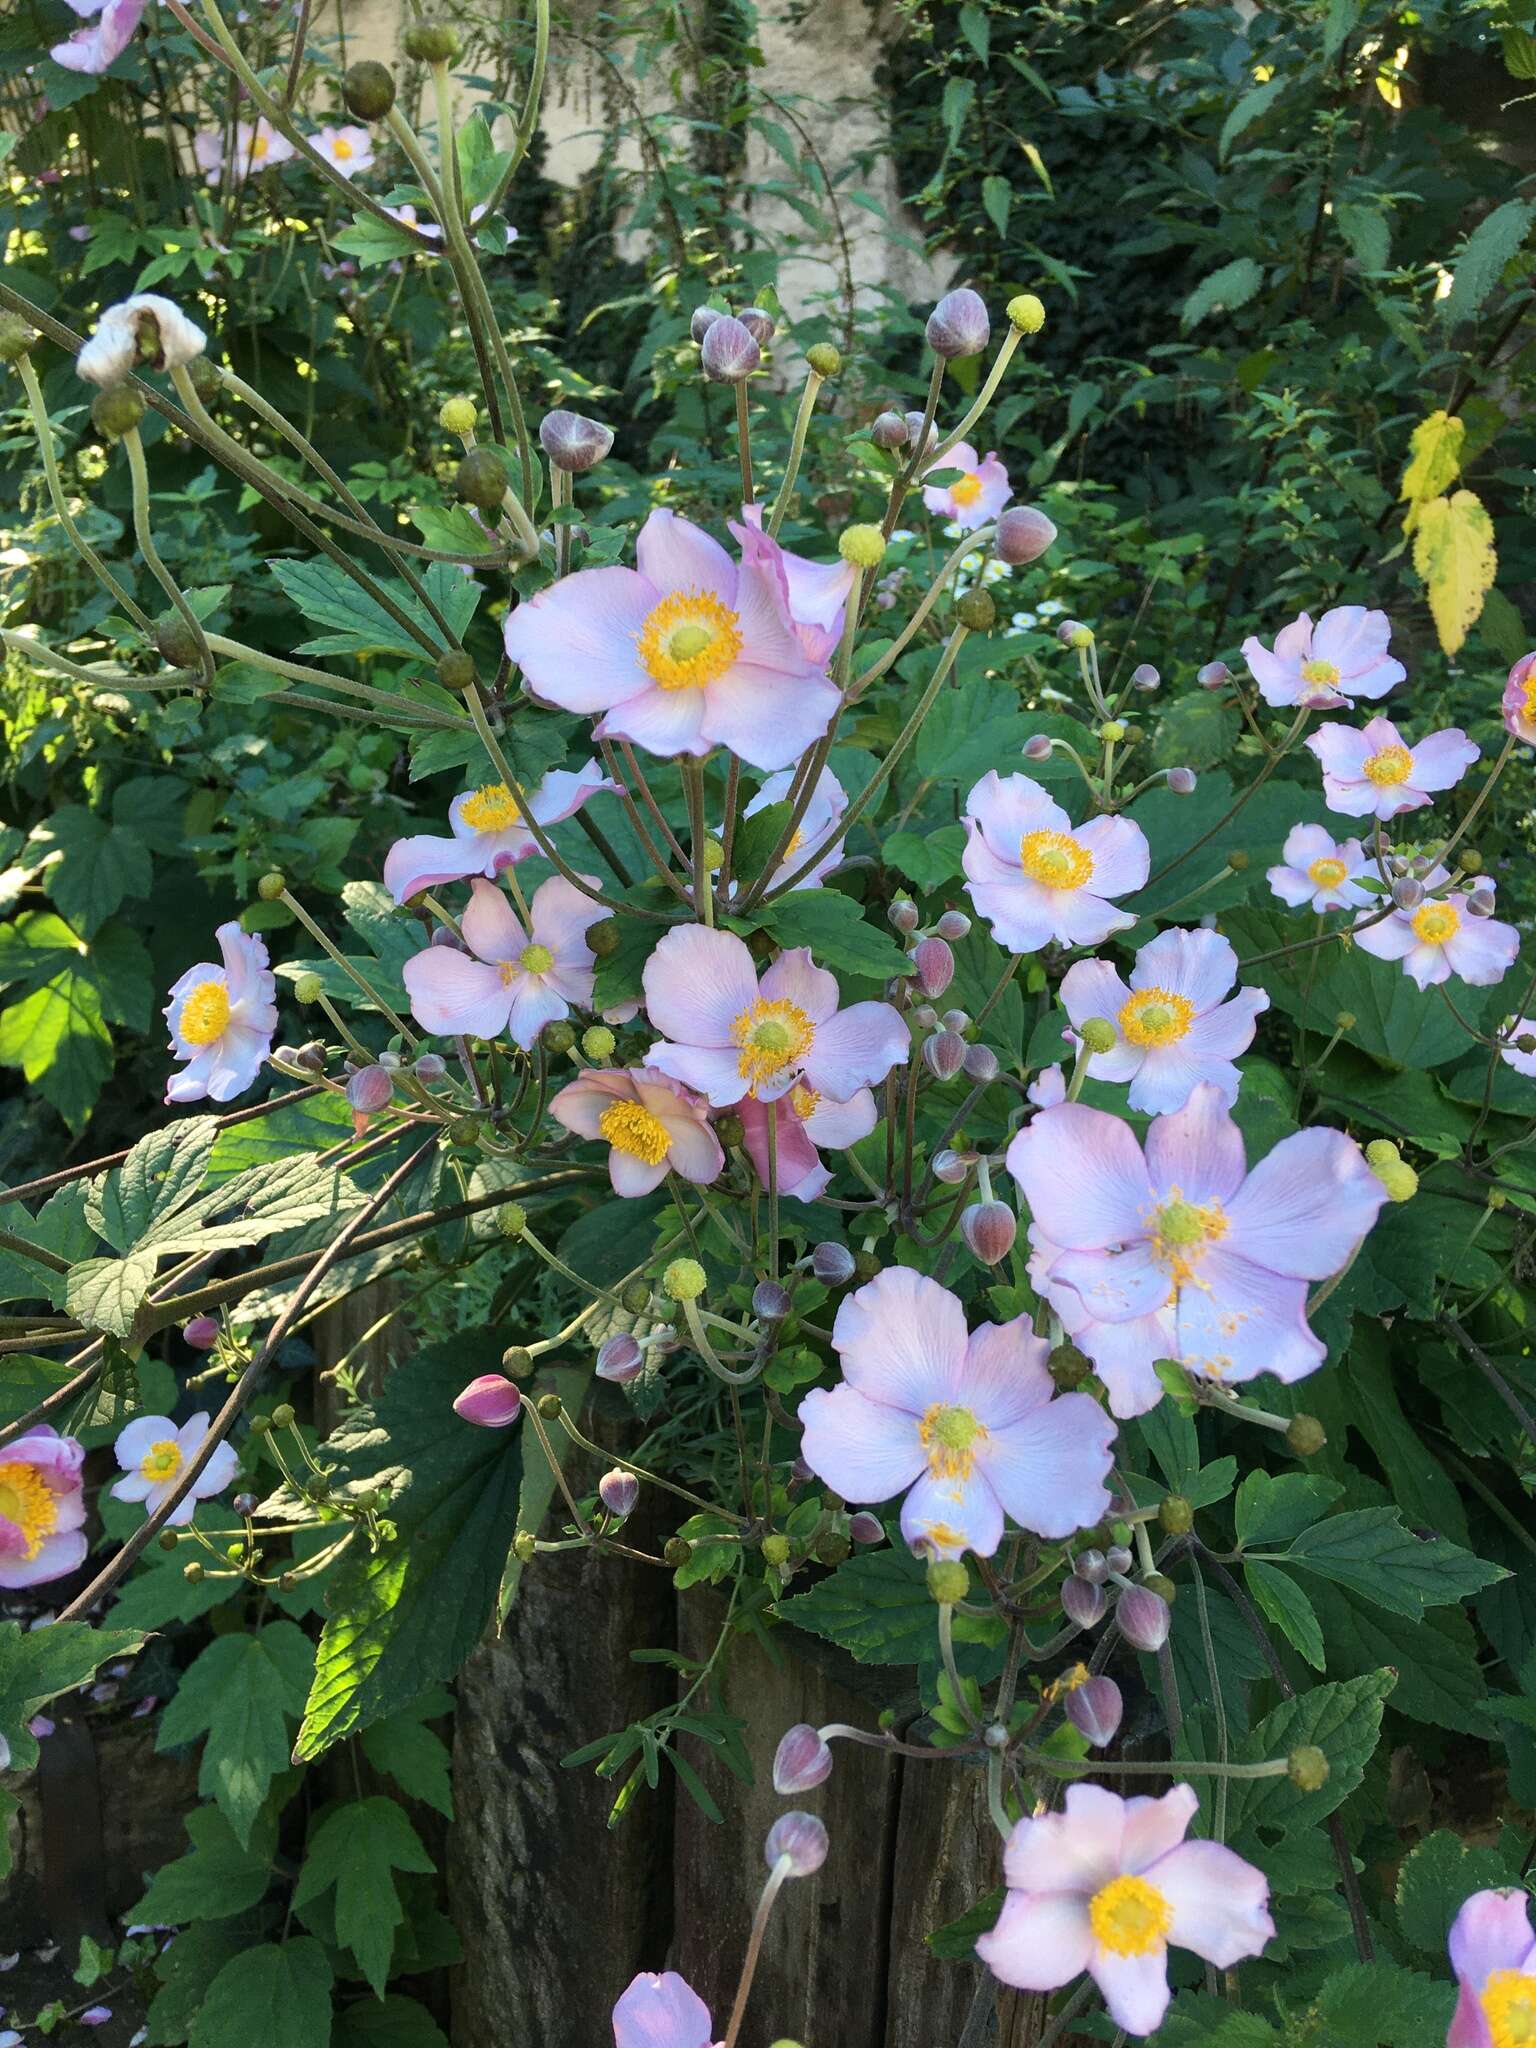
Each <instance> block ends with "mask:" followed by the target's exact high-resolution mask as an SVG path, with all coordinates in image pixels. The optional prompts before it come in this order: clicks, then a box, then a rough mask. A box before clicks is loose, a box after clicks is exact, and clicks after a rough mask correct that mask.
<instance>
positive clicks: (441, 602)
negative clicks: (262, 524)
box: [267, 557, 480, 707]
mask: <svg viewBox="0 0 1536 2048" xmlns="http://www.w3.org/2000/svg"><path fill="white" fill-rule="evenodd" d="M267 567H268V568H269V569H270V570H271V572H272V574H273V575H274V576H275V577H276V578H277V581H278V583H279V584H280V585H281V586H282V589H283V592H284V594H285V595H286V596H287V598H288V599H289V601H290V602H291V603H292V604H294V605H295V606H297V608H298V610H299V611H301V612H302V613H303V614H304V617H305V618H306V619H309V620H311V621H312V622H313V623H314V624H316V625H320V626H329V627H331V628H333V629H334V630H332V631H331V632H329V633H324V634H322V635H320V637H319V638H318V639H313V640H307V641H304V642H303V643H301V645H300V647H299V649H298V652H299V653H300V654H408V655H412V656H414V657H415V658H416V659H417V660H418V661H419V660H421V659H422V657H423V651H424V650H423V649H422V647H421V646H420V645H419V643H418V642H417V641H416V640H415V639H413V638H412V636H411V635H410V634H409V633H407V632H406V630H405V628H404V627H403V626H401V625H399V624H397V622H396V621H395V620H394V619H392V618H391V617H390V615H389V613H388V612H387V611H385V609H384V608H383V606H382V605H381V604H379V603H378V602H377V601H376V600H375V599H374V598H372V597H370V596H369V595H368V593H367V592H366V591H364V590H363V589H361V588H360V587H359V585H358V584H356V583H354V582H353V580H352V578H351V577H350V576H348V575H346V574H344V572H343V571H342V570H340V569H337V568H335V567H334V566H333V565H332V564H331V563H329V562H324V561H321V560H319V559H318V558H317V557H309V558H306V559H305V560H303V561H288V560H278V561H269V562H268V564H267ZM377 581H378V583H379V587H380V589H382V590H385V591H387V593H388V595H389V596H390V598H391V599H392V600H393V602H394V603H395V605H396V606H397V607H398V608H399V610H400V611H402V612H403V613H404V614H405V616H406V617H407V618H410V619H412V620H414V621H415V623H416V624H417V625H418V626H419V627H420V628H421V630H422V632H423V633H424V634H426V636H427V638H428V641H429V642H430V644H431V645H432V646H434V647H436V646H440V645H441V643H442V633H441V631H440V629H439V628H438V627H437V626H435V625H434V624H433V622H432V619H431V617H430V616H429V614H428V613H427V612H426V611H425V610H424V609H423V608H422V605H421V603H420V601H419V599H417V598H416V597H414V596H413V595H412V593H411V592H410V591H409V590H408V589H407V588H406V586H405V585H404V584H403V583H400V582H398V581H396V580H395V579H394V578H392V577H381V578H378V579H377ZM422 584H423V587H424V588H425V589H426V590H427V591H428V592H429V594H430V595H431V598H432V601H433V603H434V604H435V605H436V606H437V608H438V610H439V611H440V612H441V613H442V615H443V617H444V618H445V619H446V620H447V622H448V625H449V627H450V628H451V630H452V631H453V632H455V633H457V634H459V635H461V636H462V634H463V632H464V629H465V627H466V626H467V625H468V624H469V622H470V620H471V619H472V618H473V617H474V613H475V607H476V605H477V604H478V603H479V600H480V586H479V585H478V584H477V583H476V582H475V581H474V579H473V578H472V577H468V576H460V575H459V574H458V573H457V572H456V571H455V569H454V568H453V565H452V564H451V563H449V562H433V563H430V564H429V565H428V567H427V569H426V571H425V573H424V574H423V576H422ZM408 701H409V700H408V699H407V698H404V697H402V699H401V704H402V707H403V706H404V705H405V704H406V703H408Z"/></svg>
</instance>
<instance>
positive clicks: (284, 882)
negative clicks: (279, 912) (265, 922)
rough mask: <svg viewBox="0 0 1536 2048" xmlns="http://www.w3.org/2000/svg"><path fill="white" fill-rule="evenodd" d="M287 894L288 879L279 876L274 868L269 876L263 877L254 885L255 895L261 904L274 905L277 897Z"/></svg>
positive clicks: (284, 876)
mask: <svg viewBox="0 0 1536 2048" xmlns="http://www.w3.org/2000/svg"><path fill="white" fill-rule="evenodd" d="M287 892H288V877H287V876H286V875H281V874H279V873H278V871H277V869H276V868H274V869H273V870H272V872H271V873H270V874H267V875H263V876H262V878H261V880H260V881H259V882H258V883H257V884H256V894H257V895H258V896H259V897H260V898H261V900H262V902H263V903H275V902H276V901H277V899H278V897H279V896H284V895H286V894H287Z"/></svg>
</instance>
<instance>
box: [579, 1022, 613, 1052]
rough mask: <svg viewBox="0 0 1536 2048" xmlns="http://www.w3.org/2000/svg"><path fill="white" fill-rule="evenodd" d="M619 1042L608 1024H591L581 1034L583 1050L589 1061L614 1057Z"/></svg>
mask: <svg viewBox="0 0 1536 2048" xmlns="http://www.w3.org/2000/svg"><path fill="white" fill-rule="evenodd" d="M617 1044H618V1040H617V1039H616V1038H615V1037H614V1035H613V1033H612V1032H611V1031H610V1030H609V1028H608V1026H607V1025H606V1024H589V1025H588V1027H587V1029H586V1030H585V1031H583V1033H582V1034H581V1049H582V1051H583V1052H584V1053H585V1054H586V1056H587V1058H588V1059H589V1060H606V1059H609V1058H611V1057H612V1054H613V1048H614V1047H615V1045H617Z"/></svg>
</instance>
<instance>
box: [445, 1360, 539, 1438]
mask: <svg viewBox="0 0 1536 2048" xmlns="http://www.w3.org/2000/svg"><path fill="white" fill-rule="evenodd" d="M522 1405H523V1397H522V1394H521V1393H520V1392H519V1391H518V1389H517V1388H516V1387H515V1386H514V1385H513V1384H512V1382H511V1380H509V1379H507V1378H506V1377H505V1376H504V1375H503V1374H502V1373H499V1372H483V1373H481V1374H480V1376H479V1378H478V1379H473V1380H471V1381H470V1383H469V1385H468V1386H467V1387H466V1388H465V1389H464V1391H463V1393H462V1394H458V1395H456V1396H455V1397H454V1403H453V1412H454V1414H455V1415H457V1416H459V1417H460V1418H461V1419H462V1420H463V1421H465V1422H473V1423H475V1424H476V1425H477V1427H479V1428H480V1429H505V1428H507V1426H508V1425H509V1424H510V1423H513V1422H516V1420H517V1418H518V1413H519V1411H520V1410H521V1408H522Z"/></svg>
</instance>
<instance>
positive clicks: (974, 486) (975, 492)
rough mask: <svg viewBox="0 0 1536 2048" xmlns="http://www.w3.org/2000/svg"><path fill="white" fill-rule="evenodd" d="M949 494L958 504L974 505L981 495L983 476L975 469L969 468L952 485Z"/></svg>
mask: <svg viewBox="0 0 1536 2048" xmlns="http://www.w3.org/2000/svg"><path fill="white" fill-rule="evenodd" d="M949 495H950V496H951V498H953V499H954V501H955V503H956V504H957V505H974V504H975V502H976V500H977V499H978V498H979V497H980V496H981V478H980V477H979V476H978V475H977V474H976V472H975V470H974V469H968V470H967V471H966V473H965V475H964V476H963V477H961V478H960V480H959V482H958V483H953V484H951V485H950V487H949Z"/></svg>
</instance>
